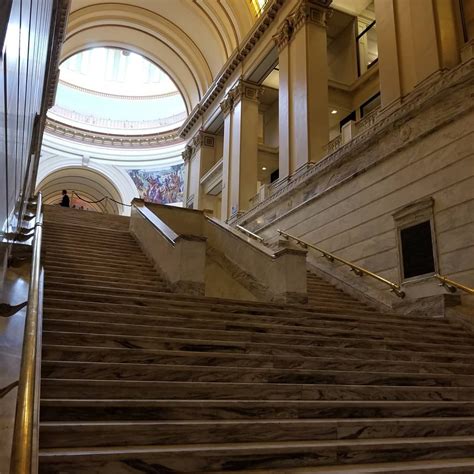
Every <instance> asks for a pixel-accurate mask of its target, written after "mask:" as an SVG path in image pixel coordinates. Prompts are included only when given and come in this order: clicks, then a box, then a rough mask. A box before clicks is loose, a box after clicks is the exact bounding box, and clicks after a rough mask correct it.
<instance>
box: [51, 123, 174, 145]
mask: <svg viewBox="0 0 474 474" xmlns="http://www.w3.org/2000/svg"><path fill="white" fill-rule="evenodd" d="M45 131H46V132H48V133H50V134H51V135H55V136H57V137H61V138H66V139H68V140H73V141H76V142H81V143H87V144H92V145H99V146H107V147H120V148H153V147H157V146H161V145H170V144H174V143H179V142H181V141H182V140H181V139H180V137H179V136H178V134H177V129H175V130H171V131H169V132H166V133H157V134H151V135H121V134H108V133H101V132H91V131H89V130H85V129H82V128H78V127H73V126H71V125H65V124H64V123H62V122H58V121H57V120H53V119H47V121H46V128H45Z"/></svg>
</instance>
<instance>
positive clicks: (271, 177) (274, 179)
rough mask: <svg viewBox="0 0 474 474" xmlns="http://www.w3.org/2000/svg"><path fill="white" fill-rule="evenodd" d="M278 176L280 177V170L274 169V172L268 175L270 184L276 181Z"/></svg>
mask: <svg viewBox="0 0 474 474" xmlns="http://www.w3.org/2000/svg"><path fill="white" fill-rule="evenodd" d="M279 176H280V169H276V170H275V171H273V172H272V174H271V175H270V183H273V181H276V180H277V179H278V177H279Z"/></svg>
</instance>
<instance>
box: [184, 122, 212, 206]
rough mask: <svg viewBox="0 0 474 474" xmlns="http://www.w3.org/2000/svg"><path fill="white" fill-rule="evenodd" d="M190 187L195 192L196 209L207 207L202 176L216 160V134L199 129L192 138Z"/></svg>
mask: <svg viewBox="0 0 474 474" xmlns="http://www.w3.org/2000/svg"><path fill="white" fill-rule="evenodd" d="M191 143H192V153H191V160H190V170H191V171H190V172H191V179H192V183H190V188H191V189H192V192H193V194H194V201H193V203H194V209H201V210H202V209H205V208H206V196H205V195H204V193H203V191H202V186H201V178H202V177H203V176H204V175H205V174H206V172H207V171H209V169H210V168H211V167H212V165H213V164H214V161H215V143H216V140H215V136H214V135H213V134H210V133H207V132H204V131H203V130H199V131H198V133H197V134H196V135H194V137H193V139H192V142H191Z"/></svg>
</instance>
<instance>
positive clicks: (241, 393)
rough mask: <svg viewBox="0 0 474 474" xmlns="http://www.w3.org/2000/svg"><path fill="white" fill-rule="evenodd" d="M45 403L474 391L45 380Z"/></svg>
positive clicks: (444, 396) (467, 391)
mask: <svg viewBox="0 0 474 474" xmlns="http://www.w3.org/2000/svg"><path fill="white" fill-rule="evenodd" d="M41 390H42V396H43V397H44V398H63V397H68V396H73V395H74V396H75V397H76V398H77V397H78V396H79V394H78V392H80V398H107V399H109V398H111V396H112V395H115V396H121V397H122V398H131V397H133V398H141V399H153V398H158V397H164V398H173V399H186V398H187V399H194V400H196V399H210V398H213V399H221V400H222V399H234V398H240V399H242V400H245V399H247V400H248V399H252V398H253V397H254V396H255V395H254V394H255V393H259V394H260V398H262V399H265V400H271V399H281V398H285V397H286V398H288V399H293V400H338V399H339V400H420V401H423V400H438V401H441V400H452V401H456V400H457V401H468V400H472V398H473V397H474V388H472V387H437V386H413V385H408V386H405V385H377V386H370V385H350V384H304V383H265V382H200V381H192V382H191V381H188V382H184V381H143V380H103V379H85V378H80V379H72V378H71V379H55V378H43V379H42V381H41Z"/></svg>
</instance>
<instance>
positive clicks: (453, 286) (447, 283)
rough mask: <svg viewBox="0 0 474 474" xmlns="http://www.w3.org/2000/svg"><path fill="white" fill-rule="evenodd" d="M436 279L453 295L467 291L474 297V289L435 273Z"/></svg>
mask: <svg viewBox="0 0 474 474" xmlns="http://www.w3.org/2000/svg"><path fill="white" fill-rule="evenodd" d="M434 277H435V278H436V279H438V280H439V281H440V282H441V283H440V285H441V286H444V287H445V288H447V289H448V290H449V291H450V292H451V293H455V292H456V290H461V291H465V292H466V293H467V294H468V295H474V288H469V287H468V286H466V285H463V284H462V283H458V282H457V281H454V280H451V279H450V278H447V277H445V276H442V275H440V274H439V273H435V274H434Z"/></svg>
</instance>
